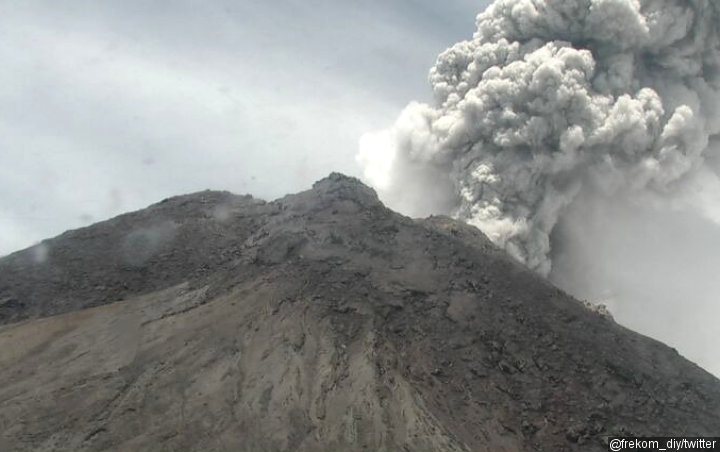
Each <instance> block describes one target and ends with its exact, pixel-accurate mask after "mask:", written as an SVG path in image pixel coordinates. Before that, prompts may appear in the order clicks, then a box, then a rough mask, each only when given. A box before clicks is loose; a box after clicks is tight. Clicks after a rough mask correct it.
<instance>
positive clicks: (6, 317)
mask: <svg viewBox="0 0 720 452" xmlns="http://www.w3.org/2000/svg"><path fill="white" fill-rule="evenodd" d="M0 325H1V326H0V450H2V451H15V450H35V451H57V450H73V451H100V450H188V451H190V450H197V451H210V450H218V451H222V450H228V451H266V452H270V451H314V452H315V451H328V452H330V451H332V452H335V451H493V452H501V451H531V450H532V451H574V450H588V451H601V450H606V447H607V446H606V444H607V438H608V437H609V436H614V435H637V436H667V435H697V436H717V435H720V427H718V426H720V381H719V380H718V379H716V378H715V377H713V376H712V375H710V374H709V373H707V372H705V371H704V370H703V369H701V368H699V367H698V366H696V365H695V364H693V363H691V362H689V361H687V360H686V359H684V358H683V357H682V356H680V355H679V354H678V353H677V352H676V351H675V350H674V349H672V348H670V347H667V346H665V345H664V344H662V343H660V342H657V341H655V340H653V339H650V338H648V337H645V336H642V335H640V334H637V333H635V332H633V331H630V330H628V329H626V328H624V327H622V326H620V325H618V324H617V323H615V322H614V321H613V319H612V317H611V316H610V315H609V314H608V313H607V312H603V311H602V310H601V309H596V308H593V307H592V306H590V305H588V304H586V303H583V302H581V301H578V300H576V299H574V298H572V297H570V296H569V295H567V294H566V293H564V292H562V291H561V290H559V289H558V288H556V287H554V286H553V285H552V284H550V283H549V282H548V281H547V280H545V279H544V278H542V277H541V276H539V275H537V274H536V273H534V272H532V271H530V270H528V269H527V268H526V267H524V266H523V265H521V264H520V263H518V262H517V261H515V260H514V259H513V258H511V257H510V256H509V255H507V254H506V253H505V252H504V251H502V250H501V249H499V248H497V247H496V246H495V245H493V244H492V243H491V242H490V241H489V240H488V239H487V238H486V237H485V236H484V235H483V234H482V233H481V232H480V231H479V230H478V229H475V228H474V227H471V226H468V225H466V224H464V223H462V222H458V221H455V220H453V219H451V218H448V217H429V218H426V219H411V218H408V217H405V216H402V215H400V214H397V213H395V212H393V211H391V210H389V209H388V208H386V207H385V206H384V205H383V204H382V203H381V202H380V201H379V200H378V198H377V196H376V194H375V192H374V191H373V190H372V189H370V188H368V187H366V186H365V185H363V184H362V183H360V182H359V181H358V180H356V179H353V178H349V177H346V176H343V175H340V174H331V175H330V176H329V177H327V178H325V179H323V180H321V181H319V182H317V183H316V184H315V185H314V186H313V187H312V189H310V190H308V191H305V192H302V193H298V194H294V195H289V196H286V197H284V198H281V199H278V200H275V201H272V202H265V201H262V200H259V199H255V198H253V197H251V196H238V195H233V194H231V193H227V192H215V191H205V192H200V193H195V194H190V195H185V196H179V197H174V198H170V199H166V200H164V201H162V202H160V203H157V204H154V205H152V206H150V207H148V208H147V209H144V210H141V211H138V212H133V213H129V214H125V215H122V216H119V217H116V218H114V219H111V220H108V221H104V222H101V223H97V224H95V225H92V226H90V227H87V228H83V229H78V230H74V231H69V232H66V233H64V234H62V235H60V236H58V237H56V238H53V239H49V240H45V241H43V242H42V243H40V244H38V245H36V246H34V247H32V248H29V249H26V250H23V251H20V252H17V253H14V254H12V255H9V256H6V257H4V258H3V259H0Z"/></svg>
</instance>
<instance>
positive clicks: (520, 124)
mask: <svg viewBox="0 0 720 452" xmlns="http://www.w3.org/2000/svg"><path fill="white" fill-rule="evenodd" d="M718 5H719V4H718V3H717V1H716V0H496V1H495V3H494V4H492V5H491V6H490V7H489V8H488V9H487V10H486V11H485V12H483V13H481V14H480V15H479V16H478V18H477V32H476V33H475V34H474V36H473V38H472V39H471V40H468V41H464V42H460V43H458V44H455V45H454V46H453V47H451V48H450V49H448V50H446V51H445V52H443V53H442V54H441V55H440V57H439V58H438V60H437V64H436V65H435V67H434V68H432V70H431V72H430V80H431V84H432V87H433V91H434V94H435V104H434V105H427V104H422V103H411V104H410V105H408V106H407V107H406V109H405V110H404V111H403V112H402V114H401V115H400V117H399V119H398V120H397V122H396V124H395V125H394V126H393V127H392V128H391V129H389V130H386V131H382V132H379V133H375V134H368V135H366V136H365V137H363V139H362V140H361V144H360V153H359V155H358V160H359V161H360V163H361V164H362V165H363V167H364V171H365V176H366V178H367V179H368V180H369V181H370V182H371V183H372V184H373V185H375V186H376V188H378V190H379V191H380V194H381V196H382V197H383V198H384V199H385V200H386V202H388V204H389V205H390V206H392V207H395V208H399V209H400V210H404V211H405V212H407V213H409V214H426V213H430V212H442V211H445V212H446V213H452V214H454V215H455V216H457V217H458V218H461V219H464V220H466V221H467V222H469V223H471V224H474V225H476V226H478V227H479V228H480V229H481V230H483V231H484V232H485V233H486V234H487V235H488V236H489V237H490V238H491V239H492V240H494V241H495V242H496V243H497V244H499V245H501V246H503V247H505V249H507V250H508V251H509V252H510V253H511V254H512V255H514V256H515V257H516V258H518V259H520V260H522V261H523V262H525V263H526V264H527V265H528V266H530V267H531V268H534V269H535V270H537V271H539V272H540V273H543V274H548V273H549V272H550V270H551V261H550V245H551V240H550V238H551V233H552V232H553V228H554V227H555V226H556V224H557V223H558V221H560V220H561V219H562V216H563V214H564V212H565V211H566V210H567V208H568V206H570V205H571V204H572V203H573V202H577V200H578V199H579V197H580V196H581V193H583V192H592V193H599V194H601V195H602V196H605V197H609V198H612V197H619V198H624V197H638V199H640V198H642V197H643V196H644V197H648V198H651V197H653V196H654V197H657V198H659V199H661V198H663V197H666V196H669V195H670V194H672V193H676V192H678V191H679V190H682V189H683V187H684V186H686V185H688V183H689V182H688V181H690V180H695V179H698V178H706V179H707V178H711V179H713V180H715V181H717V173H716V172H714V170H712V169H709V168H708V167H707V166H708V165H706V163H705V162H706V160H707V159H708V158H714V157H713V155H717V154H718V149H719V148H720V146H718V141H719V138H718V134H719V133H720V37H719V34H718V24H719V23H720V6H718Z"/></svg>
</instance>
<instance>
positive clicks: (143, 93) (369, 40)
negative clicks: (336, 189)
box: [0, 0, 488, 255]
mask: <svg viewBox="0 0 720 452" xmlns="http://www.w3.org/2000/svg"><path fill="white" fill-rule="evenodd" d="M487 3H488V2H487V1H483V0H449V1H446V2H443V4H442V5H440V4H439V3H438V2H435V1H432V0H397V1H393V2H383V1H381V0H368V1H365V2H337V1H331V0H314V1H312V0H303V1H299V0H278V1H274V2H263V1H260V0H243V1H230V0H212V1H208V0H204V1H192V0H178V1H174V2H161V1H148V0H143V1H140V0H127V1H119V0H114V1H97V0H92V1H90V0H73V1H67V2H57V1H51V0H36V1H33V2H27V1H15V0H2V1H0V17H2V18H3V19H2V27H0V61H2V65H0V255H5V254H9V253H11V252H13V251H16V250H19V249H22V248H25V247H27V246H31V245H33V244H34V243H37V242H38V241H40V240H42V239H45V238H49V237H52V236H55V235H57V234H59V233H62V232H63V231H65V230H68V229H74V228H78V227H82V226H86V225H89V224H91V223H94V222H97V221H100V220H103V219H107V218H110V217H113V216H115V215H118V214H120V213H123V212H127V211H131V210H136V209H140V208H143V207H145V206H147V205H149V204H152V203H154V202H157V201H160V200H161V199H163V198H165V197H168V196H173V195H179V194H184V193H189V192H193V191H198V190H204V189H218V190H229V191H232V192H235V193H250V194H252V195H254V196H257V197H260V198H263V199H274V198H276V197H279V196H282V195H284V194H286V193H290V192H296V191H299V190H303V189H306V188H308V187H309V186H310V185H311V184H312V183H313V182H314V181H315V180H317V179H320V178H322V177H324V176H325V175H327V174H328V173H330V172H331V171H341V172H344V173H346V174H350V175H356V176H359V175H360V174H361V170H360V168H359V166H358V164H357V162H356V160H355V154H356V153H357V146H358V140H359V138H360V136H361V135H362V134H364V133H366V132H368V131H370V130H376V129H379V128H382V127H385V126H386V125H387V124H389V123H391V122H392V121H393V120H394V118H395V116H396V115H397V112H398V111H399V110H401V109H402V108H403V106H404V105H405V104H406V103H407V102H408V101H410V100H413V99H419V100H429V98H430V96H431V91H430V89H429V84H428V81H427V74H428V70H429V68H430V67H431V66H432V65H433V64H434V62H435V60H436V58H437V55H438V54H439V53H440V52H441V51H442V50H444V49H445V48H447V47H448V46H450V45H451V44H453V43H454V42H456V41H458V40H461V39H466V38H468V37H470V36H471V35H472V33H473V31H474V29H475V26H474V22H475V16H476V14H477V13H478V12H480V11H481V10H482V9H484V8H485V7H486V5H487Z"/></svg>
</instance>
